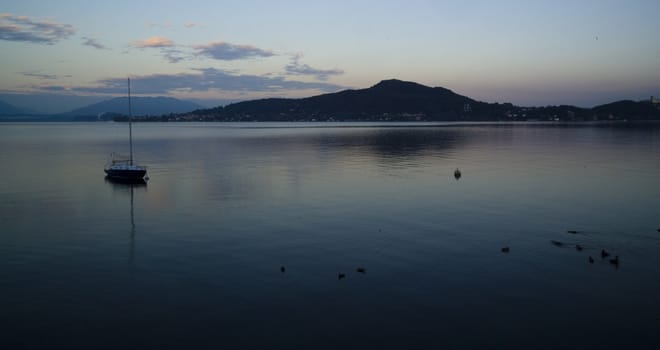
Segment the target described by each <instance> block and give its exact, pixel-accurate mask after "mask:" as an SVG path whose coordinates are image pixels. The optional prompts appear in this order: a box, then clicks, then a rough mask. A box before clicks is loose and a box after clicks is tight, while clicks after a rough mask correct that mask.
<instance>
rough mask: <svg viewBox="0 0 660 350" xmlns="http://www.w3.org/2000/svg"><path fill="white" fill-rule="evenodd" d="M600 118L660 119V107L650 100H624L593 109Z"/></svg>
mask: <svg viewBox="0 0 660 350" xmlns="http://www.w3.org/2000/svg"><path fill="white" fill-rule="evenodd" d="M591 110H592V111H593V113H594V114H595V115H598V116H599V117H600V119H633V120H635V119H639V120H642V119H643V120H649V119H660V109H659V108H658V107H656V106H654V105H653V104H651V103H650V102H648V101H640V102H635V101H630V100H623V101H617V102H612V103H608V104H604V105H600V106H596V107H594V108H592V109H591Z"/></svg>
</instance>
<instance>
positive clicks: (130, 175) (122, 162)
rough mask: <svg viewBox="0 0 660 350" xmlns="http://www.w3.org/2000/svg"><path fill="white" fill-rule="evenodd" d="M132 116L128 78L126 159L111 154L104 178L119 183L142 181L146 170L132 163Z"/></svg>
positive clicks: (129, 79) (129, 81) (129, 80)
mask: <svg viewBox="0 0 660 350" xmlns="http://www.w3.org/2000/svg"><path fill="white" fill-rule="evenodd" d="M132 121H133V116H132V113H131V78H128V143H129V152H130V155H129V157H128V159H126V158H125V157H121V156H119V155H117V154H116V153H112V154H111V159H110V162H109V163H108V164H107V165H106V166H105V168H104V169H103V171H105V174H106V177H108V178H109V179H111V180H119V181H144V177H145V176H146V175H147V168H146V167H144V166H142V165H137V164H134V163H133V123H132Z"/></svg>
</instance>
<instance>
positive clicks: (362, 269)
mask: <svg viewBox="0 0 660 350" xmlns="http://www.w3.org/2000/svg"><path fill="white" fill-rule="evenodd" d="M355 271H357V272H359V273H367V269H365V268H364V267H358V268H357V269H355Z"/></svg>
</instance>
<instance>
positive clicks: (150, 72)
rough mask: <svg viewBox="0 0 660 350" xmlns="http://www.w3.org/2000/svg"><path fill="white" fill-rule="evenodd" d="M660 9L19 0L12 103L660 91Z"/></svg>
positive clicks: (7, 36)
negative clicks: (386, 90) (404, 91)
mask: <svg viewBox="0 0 660 350" xmlns="http://www.w3.org/2000/svg"><path fill="white" fill-rule="evenodd" d="M658 13H660V2H658V1H652V0H631V1H626V2H622V1H615V0H600V1H596V0H583V1H568V0H557V1H522V0H506V1H497V2H494V1H486V0H478V1H470V2H469V3H468V2H463V1H431V0H427V1H422V0H409V1H359V2H355V1H338V0H334V1H276V2H275V1H257V0H254V1H222V2H214V1H186V2H184V1H126V0H120V1H113V2H95V1H73V0H63V1H57V2H43V1H34V0H22V1H5V2H3V3H2V4H1V5H0V52H1V53H0V62H1V63H2V64H1V65H0V95H1V96H0V99H2V100H4V101H6V102H10V103H11V102H12V101H9V100H8V99H7V98H8V96H9V98H10V97H11V96H12V95H16V94H28V95H32V94H34V95H42V96H43V95H44V94H47V95H48V96H49V98H57V97H58V96H62V100H63V101H64V100H65V99H66V100H67V101H73V100H74V99H73V97H78V96H82V97H86V98H88V99H89V98H96V99H99V98H104V97H114V96H118V95H123V94H125V86H124V84H122V82H123V81H125V78H126V77H127V76H130V77H131V78H132V80H133V90H134V92H135V94H136V95H145V96H147V95H148V96H171V97H176V98H181V99H188V100H195V101H197V102H200V103H202V104H204V105H206V106H213V105H217V104H223V102H224V101H236V100H246V99H254V98H262V97H305V96H311V95H316V94H320V93H325V92H335V91H339V90H343V89H347V88H366V87H369V86H372V85H374V84H376V83H377V82H378V81H380V80H383V79H391V78H397V79H401V80H408V81H415V82H418V83H421V84H424V85H428V86H442V87H445V88H448V89H451V90H453V91H455V92H457V93H460V94H463V95H466V96H469V97H472V98H475V99H478V100H482V101H487V102H512V103H514V104H518V105H525V106H530V105H556V104H573V105H578V106H582V107H591V106H594V105H598V104H603V103H608V102H612V101H615V100H621V99H633V100H639V99H645V98H648V97H649V96H651V95H656V96H657V95H660V40H659V39H657V33H660V24H659V23H660V21H658V20H657V14H658ZM21 101H22V102H21V103H23V104H24V105H25V104H29V99H26V98H25V96H23V99H22V100H21ZM35 103H36V102H35ZM43 108H46V107H43Z"/></svg>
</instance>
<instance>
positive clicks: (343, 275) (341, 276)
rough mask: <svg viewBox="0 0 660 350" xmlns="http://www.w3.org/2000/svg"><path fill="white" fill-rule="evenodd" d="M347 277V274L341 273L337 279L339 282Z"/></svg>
mask: <svg viewBox="0 0 660 350" xmlns="http://www.w3.org/2000/svg"><path fill="white" fill-rule="evenodd" d="M345 277H346V274H345V273H341V272H339V273H337V279H338V280H340V279H342V278H345Z"/></svg>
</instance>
